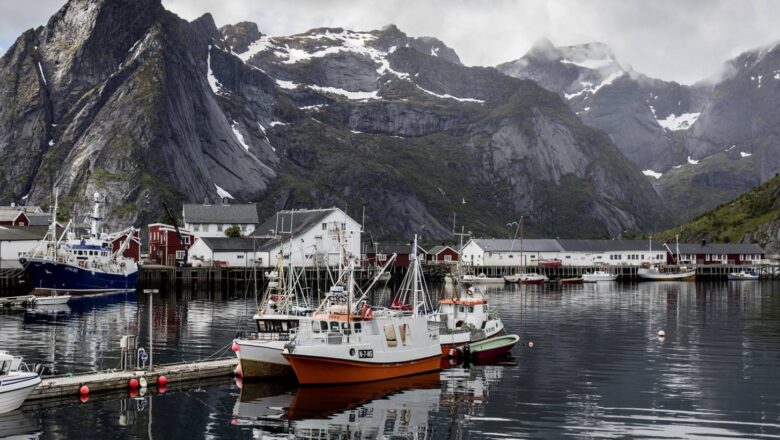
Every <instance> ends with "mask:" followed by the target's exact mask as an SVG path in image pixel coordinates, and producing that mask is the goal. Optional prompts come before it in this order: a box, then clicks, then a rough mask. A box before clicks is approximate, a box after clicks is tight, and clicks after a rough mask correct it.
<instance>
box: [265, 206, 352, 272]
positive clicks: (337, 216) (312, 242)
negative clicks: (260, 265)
mask: <svg viewBox="0 0 780 440" xmlns="http://www.w3.org/2000/svg"><path fill="white" fill-rule="evenodd" d="M293 221H294V219H293ZM323 223H325V224H326V229H325V230H323V229H322V224H323ZM342 223H344V224H345V225H344V226H345V228H344V230H343V231H342V233H343V234H344V237H345V241H346V251H347V253H348V254H349V255H351V256H353V257H355V258H357V259H358V264H359V259H360V240H361V237H360V235H361V227H360V223H358V222H356V221H355V220H353V219H352V218H351V217H349V216H348V215H346V214H344V212H343V211H340V210H336V211H334V212H332V213H331V214H329V215H328V216H327V217H325V219H324V220H323V221H321V222H320V223H319V224H317V225H315V226H314V227H312V228H311V229H309V230H308V231H306V232H304V233H302V234H300V235H297V236H295V237H293V240H292V243H290V242H289V241H286V242H285V244H284V248H285V255H286V259H288V260H289V259H291V263H292V265H293V266H295V267H302V266H304V265H306V266H313V265H315V264H320V265H328V266H337V265H338V264H339V239H338V237H336V236H335V235H334V234H332V233H331V229H332V228H333V227H334V225H338V226H339V227H340V225H341V224H342ZM268 253H269V260H270V265H271V266H275V265H276V264H277V262H278V259H279V247H278V246H277V247H276V248H274V249H271V250H270V251H269V252H268ZM313 254H315V255H313ZM315 259H316V260H317V261H316V262H315Z"/></svg>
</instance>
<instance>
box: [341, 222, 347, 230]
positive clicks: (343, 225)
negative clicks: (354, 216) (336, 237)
mask: <svg viewBox="0 0 780 440" xmlns="http://www.w3.org/2000/svg"><path fill="white" fill-rule="evenodd" d="M341 230H342V231H346V230H347V224H346V223H342V224H341Z"/></svg>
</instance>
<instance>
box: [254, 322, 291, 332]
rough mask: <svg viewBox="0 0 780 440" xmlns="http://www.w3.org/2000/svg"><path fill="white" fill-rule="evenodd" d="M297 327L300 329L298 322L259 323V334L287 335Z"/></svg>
mask: <svg viewBox="0 0 780 440" xmlns="http://www.w3.org/2000/svg"><path fill="white" fill-rule="evenodd" d="M295 327H298V321H277V320H268V321H257V331H258V332H259V333H287V332H289V331H290V330H291V329H293V328H295Z"/></svg>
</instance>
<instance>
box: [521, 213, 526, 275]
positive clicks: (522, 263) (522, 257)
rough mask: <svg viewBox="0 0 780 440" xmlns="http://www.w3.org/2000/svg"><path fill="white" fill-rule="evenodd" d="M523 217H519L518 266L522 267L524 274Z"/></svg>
mask: <svg viewBox="0 0 780 440" xmlns="http://www.w3.org/2000/svg"><path fill="white" fill-rule="evenodd" d="M523 233H524V232H523V216H522V215H521V216H520V264H521V265H522V267H523V273H525V256H524V255H523Z"/></svg>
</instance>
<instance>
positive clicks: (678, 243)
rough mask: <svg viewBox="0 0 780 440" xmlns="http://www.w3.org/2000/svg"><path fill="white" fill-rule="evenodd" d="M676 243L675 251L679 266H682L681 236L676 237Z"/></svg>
mask: <svg viewBox="0 0 780 440" xmlns="http://www.w3.org/2000/svg"><path fill="white" fill-rule="evenodd" d="M674 242H675V247H676V249H675V250H676V251H677V265H679V264H680V236H679V235H675V236H674Z"/></svg>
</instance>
